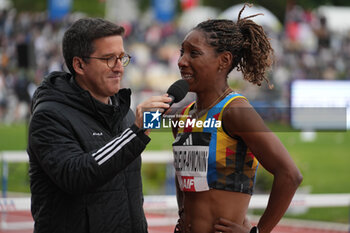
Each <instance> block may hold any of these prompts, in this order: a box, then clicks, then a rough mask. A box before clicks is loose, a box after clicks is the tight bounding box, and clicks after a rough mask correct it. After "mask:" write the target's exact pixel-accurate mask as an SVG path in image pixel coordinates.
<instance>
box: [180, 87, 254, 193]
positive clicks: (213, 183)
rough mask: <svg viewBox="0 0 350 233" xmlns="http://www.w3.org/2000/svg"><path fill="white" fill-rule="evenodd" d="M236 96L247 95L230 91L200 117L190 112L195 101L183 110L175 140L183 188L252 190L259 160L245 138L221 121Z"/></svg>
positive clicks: (194, 190)
mask: <svg viewBox="0 0 350 233" xmlns="http://www.w3.org/2000/svg"><path fill="white" fill-rule="evenodd" d="M236 98H245V97H243V96H241V95H239V94H237V93H230V94H229V95H227V96H226V97H225V98H224V99H223V100H221V101H220V102H219V103H218V104H216V105H215V106H214V107H213V108H211V109H210V110H209V111H208V112H207V113H206V114H205V115H204V116H202V117H200V118H199V119H194V118H191V116H190V115H189V111H190V109H191V107H192V106H193V104H194V102H193V103H191V104H190V105H188V106H187V107H186V108H185V109H184V110H183V111H182V114H181V117H180V119H179V122H178V124H177V125H178V133H177V136H176V139H175V141H174V143H173V153H174V166H175V171H176V176H177V179H178V182H179V185H180V189H181V190H182V191H187V192H201V191H206V190H209V189H221V190H227V191H234V192H242V193H248V194H252V193H253V188H254V184H255V177H256V171H257V168H258V161H257V159H256V158H255V157H254V155H253V154H252V153H251V152H250V151H249V149H248V148H247V146H246V144H245V143H244V141H243V140H242V139H241V138H239V137H237V138H233V137H230V136H229V135H228V134H227V133H226V132H225V131H224V129H223V125H222V124H221V121H222V114H223V111H224V109H225V107H226V106H227V105H228V104H229V103H230V102H231V101H233V100H235V99H236Z"/></svg>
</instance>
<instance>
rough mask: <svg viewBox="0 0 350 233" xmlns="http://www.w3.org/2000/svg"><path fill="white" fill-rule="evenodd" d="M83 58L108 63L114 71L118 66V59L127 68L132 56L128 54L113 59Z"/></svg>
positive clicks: (114, 56) (112, 57)
mask: <svg viewBox="0 0 350 233" xmlns="http://www.w3.org/2000/svg"><path fill="white" fill-rule="evenodd" d="M83 58H88V59H98V60H103V61H107V66H108V67H109V68H111V69H113V68H114V67H115V66H116V65H117V63H118V59H120V62H121V63H122V66H123V67H125V66H127V65H128V64H129V62H130V59H131V56H130V55H128V54H125V53H122V54H120V55H119V56H116V55H113V56H111V57H83Z"/></svg>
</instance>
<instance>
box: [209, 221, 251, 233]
mask: <svg viewBox="0 0 350 233" xmlns="http://www.w3.org/2000/svg"><path fill="white" fill-rule="evenodd" d="M214 229H215V233H220V232H230V233H249V232H250V229H251V224H250V222H249V220H248V219H247V218H245V219H244V223H243V225H240V224H237V223H234V222H232V221H230V220H228V219H225V218H219V220H218V222H217V223H216V224H215V225H214Z"/></svg>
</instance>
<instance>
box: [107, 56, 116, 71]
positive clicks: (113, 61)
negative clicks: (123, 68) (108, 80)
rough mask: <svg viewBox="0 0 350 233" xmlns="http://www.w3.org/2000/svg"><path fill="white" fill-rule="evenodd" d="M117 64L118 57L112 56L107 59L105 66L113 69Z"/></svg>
mask: <svg viewBox="0 0 350 233" xmlns="http://www.w3.org/2000/svg"><path fill="white" fill-rule="evenodd" d="M117 62H118V57H116V56H112V57H110V58H108V59H107V66H108V67H109V68H111V69H113V68H114V67H115V65H116V64H117Z"/></svg>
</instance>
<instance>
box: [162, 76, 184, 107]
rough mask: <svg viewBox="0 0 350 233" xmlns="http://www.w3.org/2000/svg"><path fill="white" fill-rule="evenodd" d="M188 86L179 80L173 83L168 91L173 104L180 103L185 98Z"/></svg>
mask: <svg viewBox="0 0 350 233" xmlns="http://www.w3.org/2000/svg"><path fill="white" fill-rule="evenodd" d="M188 89H189V86H188V83H187V81H186V80H183V79H180V80H177V81H176V82H174V83H173V84H172V85H171V86H170V87H169V89H168V91H167V93H168V94H169V96H173V97H174V103H177V102H180V101H181V100H182V99H183V98H185V96H186V94H187V92H188Z"/></svg>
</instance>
